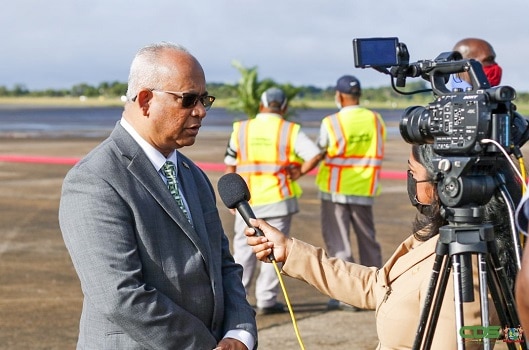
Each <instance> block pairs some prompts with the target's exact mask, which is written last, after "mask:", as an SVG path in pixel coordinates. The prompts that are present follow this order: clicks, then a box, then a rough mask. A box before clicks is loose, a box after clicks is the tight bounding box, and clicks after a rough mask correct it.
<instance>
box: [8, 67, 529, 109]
mask: <svg viewBox="0 0 529 350" xmlns="http://www.w3.org/2000/svg"><path fill="white" fill-rule="evenodd" d="M233 66H234V67H235V68H236V69H238V70H239V73H240V74H241V77H240V79H239V82H237V83H236V84H227V83H208V86H207V89H208V92H209V93H210V94H211V95H213V96H215V97H217V99H225V100H228V101H229V104H228V108H230V109H233V110H236V111H240V112H243V113H245V114H247V115H249V116H252V115H255V114H256V113H257V109H258V105H259V97H260V95H261V93H262V92H263V91H265V90H266V89H267V88H269V87H271V86H278V87H280V88H282V89H283V90H284V91H285V93H286V95H287V97H288V98H289V100H294V99H295V100H299V101H302V102H303V101H332V100H333V99H334V94H335V91H334V86H328V87H326V88H321V87H316V86H311V85H309V86H293V85H291V84H280V83H277V82H275V81H274V80H272V79H269V78H266V79H263V80H259V77H258V72H257V67H250V68H246V67H244V66H242V65H241V64H240V63H239V62H237V61H234V62H233ZM428 88H430V85H429V84H428V83H427V82H426V81H425V80H420V81H414V82H407V84H406V87H405V88H399V90H402V91H405V92H411V91H418V90H425V89H428ZM126 91H127V83H125V82H119V81H113V82H102V83H100V84H99V85H95V86H94V85H90V84H87V83H81V84H76V85H74V86H72V87H71V88H70V89H44V90H29V89H28V88H27V87H26V86H25V85H24V84H15V85H14V86H13V87H12V88H8V87H6V86H1V85H0V97H80V96H85V97H88V98H93V97H105V98H119V97H121V96H123V95H125V94H126ZM362 100H363V101H370V102H373V103H385V102H388V101H390V102H391V101H399V102H403V103H406V104H408V103H409V104H410V105H411V104H419V105H424V104H427V103H429V102H431V101H433V95H432V93H431V92H425V93H420V94H410V95H402V94H399V93H397V92H395V91H394V90H393V89H392V87H391V86H384V87H378V88H364V89H362ZM514 102H515V103H520V104H522V103H523V104H529V92H517V98H516V100H515V101H514Z"/></svg>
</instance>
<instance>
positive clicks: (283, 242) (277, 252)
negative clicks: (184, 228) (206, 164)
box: [217, 173, 292, 262]
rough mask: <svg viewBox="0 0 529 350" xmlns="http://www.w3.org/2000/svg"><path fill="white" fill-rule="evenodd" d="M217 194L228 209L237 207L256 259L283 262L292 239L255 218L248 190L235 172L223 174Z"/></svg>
mask: <svg viewBox="0 0 529 350" xmlns="http://www.w3.org/2000/svg"><path fill="white" fill-rule="evenodd" d="M217 187H218V190H219V195H220V198H221V199H222V201H223V202H224V204H225V205H226V206H227V207H228V208H229V209H237V211H238V212H239V214H241V216H242V218H243V220H244V222H245V223H246V225H248V229H246V231H245V234H246V236H247V237H248V240H247V241H248V245H250V246H251V247H252V249H253V251H254V253H255V255H256V257H257V259H259V260H261V261H265V262H272V261H277V262H284V261H285V260H286V258H287V255H288V250H289V249H288V248H289V247H290V245H291V244H292V240H291V239H290V238H288V237H287V236H286V235H284V234H283V233H282V232H281V231H279V230H277V229H276V228H275V227H273V226H270V225H269V224H268V223H266V222H265V221H264V220H261V219H256V218H255V214H254V213H253V210H252V208H251V207H250V204H249V203H248V201H249V200H250V190H249V189H248V186H247V185H246V182H245V181H244V179H243V178H242V177H241V176H240V175H239V174H237V173H228V174H225V175H223V176H222V177H221V178H220V179H219V182H218V186H217Z"/></svg>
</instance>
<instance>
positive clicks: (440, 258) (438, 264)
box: [413, 241, 450, 350]
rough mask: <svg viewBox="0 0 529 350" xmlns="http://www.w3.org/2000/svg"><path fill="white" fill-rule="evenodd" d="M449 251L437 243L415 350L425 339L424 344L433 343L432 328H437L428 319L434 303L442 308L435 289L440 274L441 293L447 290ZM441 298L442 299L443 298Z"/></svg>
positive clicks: (414, 344)
mask: <svg viewBox="0 0 529 350" xmlns="http://www.w3.org/2000/svg"><path fill="white" fill-rule="evenodd" d="M447 253H448V247H447V246H446V245H445V244H444V243H442V242H441V241H439V242H438V243H437V247H436V257H435V261H434V265H433V268H432V277H431V279H430V284H429V285H428V292H427V294H426V297H425V300H424V305H423V309H422V311H421V317H420V319H419V325H418V327H417V333H416V337H415V341H414V343H413V349H414V350H418V349H421V345H422V344H423V340H424V344H426V343H428V342H429V343H430V344H431V341H432V338H433V332H432V330H433V329H435V325H434V327H433V328H432V324H431V323H430V324H429V325H428V319H429V316H430V311H431V309H432V305H435V306H436V308H435V310H437V309H440V306H439V305H438V304H439V301H438V299H439V293H437V295H436V294H435V291H436V289H437V288H436V287H437V282H438V280H439V276H440V275H441V284H443V282H444V286H442V288H440V291H441V293H442V294H443V296H444V290H445V287H446V283H447V282H445V280H446V281H448V278H445V277H444V276H445V275H448V273H447V271H446V269H447V268H448V269H450V264H448V263H445V260H446V259H445V258H446V257H447V255H446V254H447ZM443 263H444V264H443ZM443 265H444V266H445V268H444V269H443V270H441V269H442V267H443ZM441 271H442V273H440V272H441ZM434 296H435V298H434ZM440 300H441V301H442V298H441V299H440ZM435 310H434V312H435ZM437 315H439V310H437ZM436 321H437V317H436V318H435V319H433V322H434V323H436ZM427 325H428V328H427ZM426 330H428V332H426ZM425 332H426V335H427V336H426V338H424V335H425ZM423 338H424V339H423ZM424 348H425V349H428V348H429V346H425V347H424Z"/></svg>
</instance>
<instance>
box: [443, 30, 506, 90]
mask: <svg viewBox="0 0 529 350" xmlns="http://www.w3.org/2000/svg"><path fill="white" fill-rule="evenodd" d="M452 50H453V51H457V52H459V53H460V54H461V56H463V59H465V60H469V59H474V60H476V61H478V62H479V63H481V65H482V67H483V71H484V72H485V75H486V76H487V80H488V81H489V84H490V86H491V87H493V86H498V85H500V83H501V74H502V69H501V67H500V65H499V64H498V63H496V52H494V48H493V47H492V45H491V44H489V43H488V42H487V41H485V40H483V39H478V38H466V39H462V40H460V41H458V42H457V43H456V44H455V45H454V48H453V49H452ZM450 83H451V86H452V88H461V89H463V90H465V89H467V88H471V87H472V85H471V84H470V79H469V77H468V73H466V72H464V73H459V74H457V75H452V76H451V77H450Z"/></svg>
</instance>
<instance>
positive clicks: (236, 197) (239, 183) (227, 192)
mask: <svg viewBox="0 0 529 350" xmlns="http://www.w3.org/2000/svg"><path fill="white" fill-rule="evenodd" d="M217 188H218V190H219V195H220V198H221V199H222V201H223V202H224V205H226V206H227V207H228V208H229V209H237V211H238V212H239V214H241V216H242V218H243V220H244V222H245V223H246V225H248V227H251V228H253V229H254V230H255V234H256V236H258V237H261V236H264V233H263V231H261V230H260V229H259V228H257V227H254V226H252V224H250V219H255V218H256V217H255V214H254V213H253V210H252V208H251V207H250V204H248V201H249V200H250V197H251V196H250V190H249V189H248V186H247V185H246V182H245V181H244V179H243V178H242V177H241V175H239V174H237V173H228V174H225V175H223V176H221V178H220V179H219V182H218V184H217ZM268 258H269V259H270V261H273V260H275V258H274V254H273V253H270V255H269V256H268Z"/></svg>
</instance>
